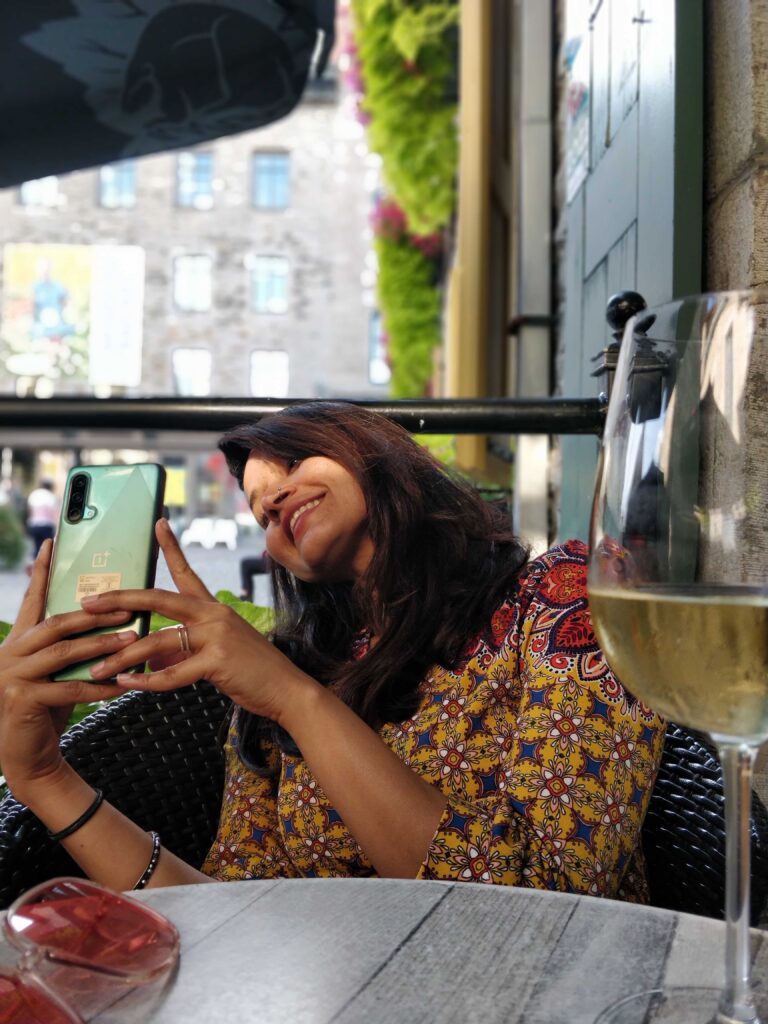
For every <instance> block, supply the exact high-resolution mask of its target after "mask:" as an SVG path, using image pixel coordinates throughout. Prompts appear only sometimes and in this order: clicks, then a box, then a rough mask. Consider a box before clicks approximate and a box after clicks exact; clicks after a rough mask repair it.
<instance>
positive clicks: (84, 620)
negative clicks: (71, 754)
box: [0, 541, 137, 803]
mask: <svg viewBox="0 0 768 1024" xmlns="http://www.w3.org/2000/svg"><path fill="white" fill-rule="evenodd" d="M51 548H52V545H51V541H46V542H45V543H44V544H43V546H42V548H41V550H40V554H39V555H38V558H37V560H36V562H35V565H34V568H33V570H32V577H31V579H30V583H29V586H28V588H27V591H26V594H25V595H24V599H23V601H22V604H21V608H20V610H19V614H18V617H17V619H16V622H15V624H14V626H13V628H12V630H11V631H10V633H9V634H8V636H7V637H6V639H5V641H4V642H3V644H2V645H0V766H2V771H3V774H4V775H5V778H6V781H7V783H8V785H9V787H10V789H11V791H12V792H13V794H14V796H16V798H17V799H19V800H22V801H23V802H25V803H33V802H34V791H35V789H36V788H39V787H40V786H41V785H46V784H47V783H48V782H49V781H50V780H51V779H53V778H54V777H55V776H56V775H57V773H59V772H60V771H61V769H62V767H63V766H64V762H63V759H62V757H61V753H60V751H59V737H60V736H61V733H62V731H63V730H64V728H65V727H66V724H67V721H68V719H69V716H70V714H71V711H72V707H73V705H75V704H77V703H85V702H89V701H100V700H104V699H105V698H107V697H113V696H116V695H117V694H119V693H121V692H124V688H121V687H119V686H110V685H105V684H104V683H93V682H90V681H88V680H68V681H66V682H52V681H51V676H52V675H54V674H55V673H56V672H58V671H60V670H61V669H63V668H65V667H66V666H67V665H70V664H72V663H73V662H78V661H81V660H86V659H89V658H94V657H101V658H103V657H105V656H108V655H111V654H114V653H115V652H117V651H121V650H125V649H126V648H127V647H129V646H130V645H131V644H132V643H133V642H134V641H135V640H136V639H137V637H136V634H135V633H133V632H131V631H123V632H122V633H121V632H110V633H100V634H92V635H86V636H81V635H80V634H84V633H88V631H90V630H93V629H96V628H99V627H109V628H111V629H115V630H118V629H119V626H120V625H121V624H123V623H126V622H128V621H129V620H130V619H131V618H132V616H131V615H130V614H129V613H128V612H126V611H124V610H123V609H110V610H108V611H96V612H88V611H77V612H71V613H68V614H62V615H54V616H51V617H50V618H47V619H44V620H42V621H41V619H42V616H43V612H44V607H45V594H46V587H47V580H48V572H49V568H50V561H51Z"/></svg>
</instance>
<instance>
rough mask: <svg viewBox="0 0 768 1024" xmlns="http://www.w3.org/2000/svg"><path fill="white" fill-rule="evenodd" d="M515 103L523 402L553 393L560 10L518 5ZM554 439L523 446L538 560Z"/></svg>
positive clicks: (539, 1) (519, 496)
mask: <svg viewBox="0 0 768 1024" xmlns="http://www.w3.org/2000/svg"><path fill="white" fill-rule="evenodd" d="M515 8H516V10H515V28H514V41H513V53H514V59H515V61H516V62H517V64H518V71H517V74H516V75H515V80H516V82H517V89H516V92H515V94H514V95H513V115H512V117H513V127H512V130H513V132H514V136H516V138H515V139H514V152H515V154H516V155H515V165H514V175H515V184H516V195H515V201H514V203H513V214H512V217H513V220H514V221H515V229H514V231H513V241H514V240H515V239H516V242H515V244H516V249H517V251H516V258H515V260H514V263H513V265H515V266H516V267H517V279H516V281H513V282H512V288H511V295H512V302H513V308H512V310H511V323H510V334H511V335H512V337H511V340H510V345H511V348H510V356H511V360H513V361H514V371H513V378H514V380H515V385H514V386H515V389H516V394H517V396H518V397H521V398H522V397H529V396H531V397H534V396H541V395H548V394H550V392H551V346H552V338H551V334H552V326H551V316H552V149H553V121H552V86H553V67H552V63H553V62H552V47H553V35H554V8H555V4H554V3H553V2H548V0H516V3H515ZM548 484H549V438H548V436H547V435H538V434H536V435H534V434H529V435H524V436H520V437H519V438H518V440H517V448H516V456H515V482H514V499H513V514H514V524H515V529H516V531H517V533H518V534H519V535H520V536H521V537H522V538H523V539H524V540H526V541H527V542H528V543H529V544H531V546H532V548H533V550H534V552H537V551H543V550H545V549H546V548H547V547H548V544H549V516H548V490H549V487H548Z"/></svg>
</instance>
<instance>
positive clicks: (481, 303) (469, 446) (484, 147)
mask: <svg viewBox="0 0 768 1024" xmlns="http://www.w3.org/2000/svg"><path fill="white" fill-rule="evenodd" d="M491 11H492V5H491V4H490V3H486V2H485V0H482V2H478V0H461V57H460V68H459V76H460V92H459V95H460V97H461V100H460V103H461V105H460V112H459V137H460V156H459V184H458V225H457V234H456V250H455V255H454V263H453V268H452V271H451V277H450V282H449V290H448V303H447V309H446V372H445V391H446V397H448V398H478V397H482V396H484V395H485V394H486V393H487V384H486V350H487V333H488V252H489V241H488V231H489V187H490V148H491V139H490V111H491V105H490V92H491V75H490V71H491V60H490V47H491ZM456 457H457V463H458V465H459V467H460V468H462V469H467V470H476V471H480V472H483V471H484V470H485V469H486V439H485V438H484V437H472V436H464V437H459V438H457V445H456Z"/></svg>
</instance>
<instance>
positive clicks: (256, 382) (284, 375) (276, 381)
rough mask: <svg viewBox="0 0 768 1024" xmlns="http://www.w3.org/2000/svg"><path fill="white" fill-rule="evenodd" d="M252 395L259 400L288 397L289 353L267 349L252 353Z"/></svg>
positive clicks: (259, 349)
mask: <svg viewBox="0 0 768 1024" xmlns="http://www.w3.org/2000/svg"><path fill="white" fill-rule="evenodd" d="M251 394H252V395H256V396H257V397H259V398H285V397H287V395H288V353H287V352H281V351H277V350H274V349H265V348H258V349H256V350H255V351H254V352H251Z"/></svg>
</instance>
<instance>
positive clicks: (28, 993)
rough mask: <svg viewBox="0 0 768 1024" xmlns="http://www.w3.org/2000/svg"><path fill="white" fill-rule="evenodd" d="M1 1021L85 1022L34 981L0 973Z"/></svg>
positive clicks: (0, 1023)
mask: <svg viewBox="0 0 768 1024" xmlns="http://www.w3.org/2000/svg"><path fill="white" fill-rule="evenodd" d="M0 1024H82V1020H81V1018H80V1017H77V1016H75V1014H73V1013H70V1011H69V1010H67V1008H66V1007H64V1006H62V1004H61V1003H60V1002H59V1001H58V999H56V998H55V996H52V995H49V994H47V993H46V992H44V991H43V990H42V989H41V988H40V987H39V986H38V985H37V984H36V983H35V982H34V981H31V980H27V979H26V978H23V977H20V976H18V975H14V974H5V973H2V972H0Z"/></svg>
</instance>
